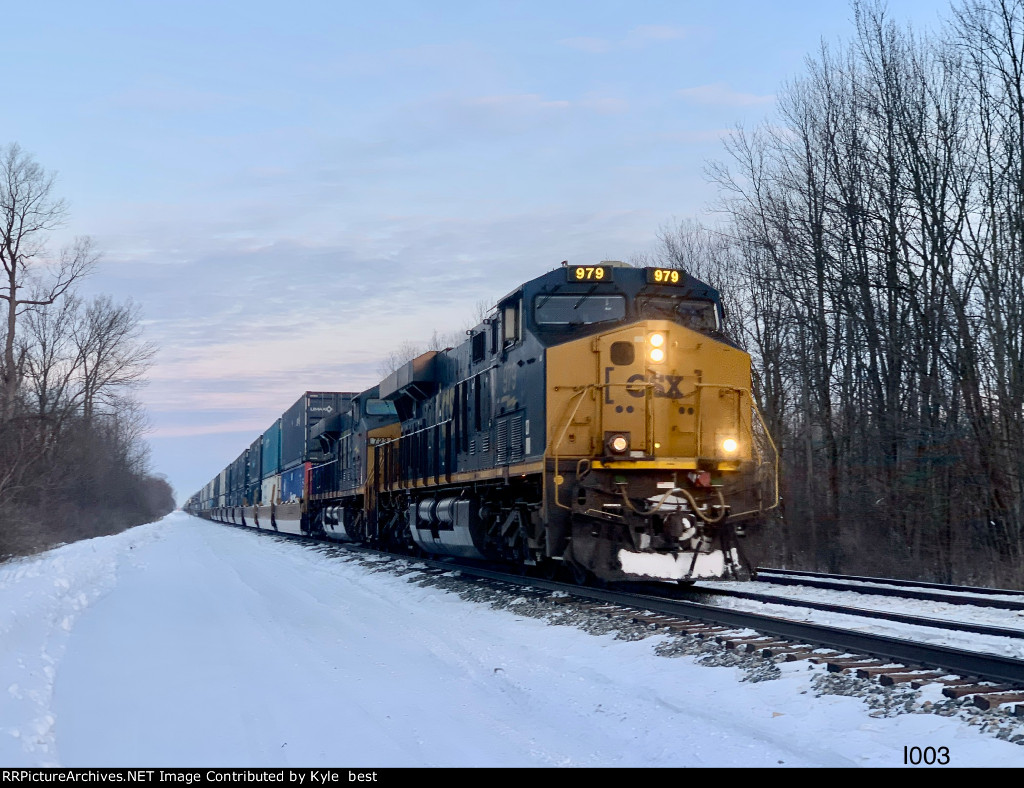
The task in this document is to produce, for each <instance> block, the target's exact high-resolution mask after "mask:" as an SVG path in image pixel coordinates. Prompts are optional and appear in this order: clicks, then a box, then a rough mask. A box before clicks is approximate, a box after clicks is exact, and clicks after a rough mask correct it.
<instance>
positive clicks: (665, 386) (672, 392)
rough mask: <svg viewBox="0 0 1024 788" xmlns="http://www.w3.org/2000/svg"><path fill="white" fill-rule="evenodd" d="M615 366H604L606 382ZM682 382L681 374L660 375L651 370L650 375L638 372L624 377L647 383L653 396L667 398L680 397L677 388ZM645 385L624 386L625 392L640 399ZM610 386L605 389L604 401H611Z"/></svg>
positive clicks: (630, 381) (681, 395)
mask: <svg viewBox="0 0 1024 788" xmlns="http://www.w3.org/2000/svg"><path fill="white" fill-rule="evenodd" d="M613 369H615V367H605V375H604V379H605V382H606V383H607V382H608V381H609V380H610V379H611V372H612V370H613ZM682 382H683V376H682V375H660V374H658V373H657V372H652V373H651V374H650V376H645V375H642V374H640V373H637V374H635V375H630V376H629V377H628V378H627V379H626V383H640V384H643V383H647V384H649V385H650V387H651V391H652V393H653V394H654V396H655V397H665V398H668V399H682V397H683V392H681V391H680V390H679V384H680V383H682ZM646 388H647V387H646V386H626V393H627V394H629V396H631V397H636V398H637V399H641V398H642V397H643V396H644V390H645V389H646ZM611 391H612V389H611V387H608V388H606V389H605V402H613V401H614V400H613V399H612V397H611Z"/></svg>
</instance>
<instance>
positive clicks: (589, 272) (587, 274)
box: [576, 265, 604, 282]
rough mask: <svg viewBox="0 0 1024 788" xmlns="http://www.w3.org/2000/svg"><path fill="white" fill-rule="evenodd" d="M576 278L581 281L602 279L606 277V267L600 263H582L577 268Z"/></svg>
mask: <svg viewBox="0 0 1024 788" xmlns="http://www.w3.org/2000/svg"><path fill="white" fill-rule="evenodd" d="M576 279H577V280H579V281H580V282H588V281H591V280H597V281H600V280H601V279H604V268H603V267H602V266H599V265H586V266H582V265H581V266H580V267H579V268H577V269H576Z"/></svg>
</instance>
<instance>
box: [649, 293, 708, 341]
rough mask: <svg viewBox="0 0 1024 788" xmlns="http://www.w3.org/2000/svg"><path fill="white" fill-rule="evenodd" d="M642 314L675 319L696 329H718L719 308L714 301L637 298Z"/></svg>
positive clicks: (705, 330) (666, 297) (667, 297)
mask: <svg viewBox="0 0 1024 788" xmlns="http://www.w3.org/2000/svg"><path fill="white" fill-rule="evenodd" d="M637 308H638V311H639V312H640V314H641V315H643V316H644V317H649V318H663V319H667V320H675V321H677V322H680V323H682V324H683V325H684V326H686V327H687V328H692V329H693V330H694V331H702V332H705V333H706V332H708V331H718V330H719V329H720V328H721V326H720V325H719V322H718V309H717V308H716V307H715V304H714V303H713V302H712V301H698V300H693V299H680V298H672V297H670V296H649V297H647V298H642V299H638V300H637Z"/></svg>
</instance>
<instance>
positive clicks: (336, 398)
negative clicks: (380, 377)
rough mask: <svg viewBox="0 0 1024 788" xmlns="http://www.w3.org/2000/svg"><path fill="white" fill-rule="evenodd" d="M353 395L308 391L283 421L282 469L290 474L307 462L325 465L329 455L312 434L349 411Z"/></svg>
mask: <svg viewBox="0 0 1024 788" xmlns="http://www.w3.org/2000/svg"><path fill="white" fill-rule="evenodd" d="M354 396H355V394H354V393H352V392H340V391H307V392H306V393H305V394H303V395H302V396H301V397H299V399H298V401H297V402H296V403H295V404H294V405H292V406H291V407H290V408H288V410H286V411H285V412H284V416H282V417H281V469H282V470H289V469H291V468H294V467H295V466H296V465H299V464H300V463H303V462H314V463H319V462H323V461H324V459H325V455H324V453H323V450H322V448H321V446H320V443H319V442H318V441H313V442H311V441H310V433H311V431H312V429H313V427H315V426H316V425H317V424H318V423H319V422H320V421H321V420H322V419H326V418H330V417H331V416H333V415H335V414H337V413H338V412H339V411H340V410H341V409H343V408H345V409H347V408H348V407H349V405H350V404H351V402H352V398H353V397H354Z"/></svg>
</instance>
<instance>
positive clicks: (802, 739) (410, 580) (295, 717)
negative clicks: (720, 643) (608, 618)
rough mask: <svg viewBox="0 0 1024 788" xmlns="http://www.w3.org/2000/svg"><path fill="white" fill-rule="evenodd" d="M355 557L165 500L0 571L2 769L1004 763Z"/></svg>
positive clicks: (802, 668)
mask: <svg viewBox="0 0 1024 788" xmlns="http://www.w3.org/2000/svg"><path fill="white" fill-rule="evenodd" d="M372 561H373V559H370V561H369V562H368V561H367V560H366V559H362V560H360V559H358V558H356V557H355V556H352V555H350V556H347V557H346V556H345V555H344V554H333V555H332V554H329V553H326V552H323V551H320V550H314V549H311V547H310V545H307V544H301V543H299V542H297V541H294V540H291V541H289V540H284V539H280V538H275V537H273V536H270V535H267V534H264V535H259V534H256V533H255V532H252V531H248V530H246V529H242V528H235V527H229V526H223V525H216V524H212V523H209V522H207V521H202V520H199V519H197V518H194V517H190V516H188V515H186V514H184V513H183V512H180V511H179V512H174V513H172V514H170V515H168V516H167V517H166V518H164V519H163V520H161V521H159V522H157V523H152V524H149V525H144V526H139V527H136V528H132V529H129V530H128V531H125V532H123V533H121V534H117V535H115V536H108V537H100V538H96V539H90V540H83V541H80V542H76V543H74V544H70V545H65V546H63V547H59V548H57V549H54V550H51V551H49V552H47V553H43V554H40V555H38V556H33V557H30V558H22V559H18V560H15V561H10V562H7V563H5V564H3V565H0V677H2V681H0V695H2V697H3V702H2V703H0V764H3V766H4V767H8V768H17V767H42V766H49V767H53V766H63V767H123V768H132V767H135V768H157V767H231V768H244V767H287V766H291V767H297V768H311V767H320V766H323V767H336V768H363V769H368V768H374V767H378V768H386V767H453V768H472V767H597V768H611V767H634V768H639V767H663V768H677V767H705V768H710V767H715V768H748V767H757V768H811V767H837V768H847V767H869V768H874V767H899V766H903V765H904V764H903V757H904V756H903V748H904V747H905V746H906V747H921V748H924V747H933V748H936V750H939V751H940V752H941V750H940V748H946V755H947V756H948V758H949V762H948V766H952V767H961V768H962V767H1016V766H1019V765H1020V764H1021V763H1024V747H1022V746H1021V745H1018V744H1013V743H1010V742H1008V741H1002V740H999V739H997V738H995V737H994V736H993V735H991V734H990V733H983V732H981V731H980V730H979V728H978V726H976V725H971V724H969V723H968V721H967V720H966V719H965V718H964V717H961V716H956V715H954V716H940V715H938V714H933V713H900V714H895V715H888V716H887V715H886V714H880V713H879V710H878V709H877V708H872V707H871V706H869V705H867V704H866V703H865V701H864V700H863V699H862V698H860V697H856V696H848V695H838V694H832V693H829V692H822V691H821V690H822V688H823V687H824V686H827V682H828V681H829V676H830V674H827V672H826V670H825V667H824V666H823V665H812V664H811V663H809V662H807V661H806V660H804V661H796V662H791V663H780V665H779V667H780V672H779V674H778V676H777V677H775V678H772V679H769V680H761V681H752V680H749V679H750V678H751V675H752V674H750V673H746V672H744V671H743V670H742V669H741V668H739V667H736V666H726V665H719V666H709V665H707V664H702V663H701V662H699V661H698V657H696V656H693V655H678V654H675V655H664V654H666V653H668V651H667V650H666V647H667V646H668V645H670V643H669V639H668V636H665V635H663V634H658V633H650V635H649V636H647V637H642V638H640V639H626V638H620V637H617V636H616V633H615V632H614V631H613V632H604V633H598V634H592V633H588V632H586V631H584V630H583V629H580V628H578V627H577V626H572V625H568V626H554V625H552V624H551V623H550V622H549V621H547V620H544V619H541V618H535V617H532V616H530V615H527V614H526V613H525V612H521V611H524V610H525V608H524V607H523V605H525V604H527V603H526V600H525V598H523V597H517V598H515V599H512V600H510V602H509V605H508V606H507V607H504V608H502V607H497V606H493V605H491V604H489V603H488V602H485V601H471V600H468V599H463V598H461V597H460V596H459V595H458V594H457V593H453V592H452V591H450V590H447V589H445V588H442V587H439V586H438V585H435V584H424V583H423V582H422V577H423V576H422V574H420V573H419V572H418V571H417V565H416V564H415V562H412V561H407V562H405V565H404V572H401V571H394V569H391V570H386V571H381V565H380V564H379V561H380V559H377V561H378V563H377V564H374V563H373V562H372ZM388 565H389V566H393V564H391V563H390V562H389V564H388ZM421 566H422V565H421ZM645 634H646V633H645ZM659 649H661V650H660V651H659ZM823 682H825V683H824V684H823ZM939 690H940V688H939V686H938V685H929V686H927V687H925V688H923V689H922V690H921V691H920V694H919V695H917V696H916V697H915V699H914V703H916V704H918V705H919V706H920V705H923V704H924V703H926V702H927V703H933V704H934V703H941V702H942V698H941V695H940V692H939Z"/></svg>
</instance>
